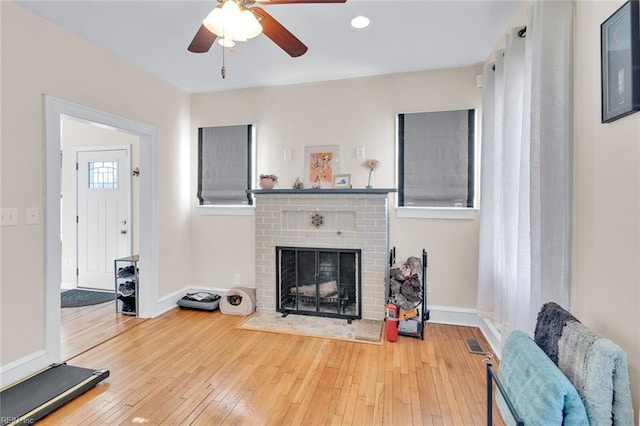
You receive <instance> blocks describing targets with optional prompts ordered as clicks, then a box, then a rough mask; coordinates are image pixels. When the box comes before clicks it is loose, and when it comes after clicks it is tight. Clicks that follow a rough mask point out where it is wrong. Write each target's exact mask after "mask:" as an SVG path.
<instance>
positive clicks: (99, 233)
mask: <svg viewBox="0 0 640 426" xmlns="http://www.w3.org/2000/svg"><path fill="white" fill-rule="evenodd" d="M129 152H130V151H129V149H108V148H107V149H104V150H91V151H78V153H77V169H78V170H77V176H78V178H77V197H78V204H77V224H78V233H77V235H78V239H77V249H78V270H77V273H78V279H77V285H78V287H83V288H93V289H101V290H111V291H113V290H114V288H115V279H114V271H113V268H114V260H115V259H118V258H120V257H125V256H130V255H131V254H132V253H131V229H132V227H131V158H130V155H129Z"/></svg>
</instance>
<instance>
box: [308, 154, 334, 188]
mask: <svg viewBox="0 0 640 426" xmlns="http://www.w3.org/2000/svg"><path fill="white" fill-rule="evenodd" d="M337 172H338V145H314V146H306V147H305V148H304V183H305V187H307V188H331V187H333V176H334V175H335V174H336V173H337Z"/></svg>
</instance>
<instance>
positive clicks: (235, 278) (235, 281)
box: [233, 274, 240, 287]
mask: <svg viewBox="0 0 640 426" xmlns="http://www.w3.org/2000/svg"><path fill="white" fill-rule="evenodd" d="M238 284H240V274H233V286H234V287H237V286H238Z"/></svg>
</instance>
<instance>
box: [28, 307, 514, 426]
mask: <svg viewBox="0 0 640 426" xmlns="http://www.w3.org/2000/svg"><path fill="white" fill-rule="evenodd" d="M114 315H115V313H114ZM244 319H245V318H244V317H240V316H231V315H222V314H221V313H220V312H219V311H216V312H213V313H209V312H201V311H193V310H179V309H174V310H172V311H170V312H168V313H166V314H164V315H162V316H160V317H158V318H154V319H150V320H147V321H144V322H142V323H139V324H138V325H137V326H135V327H133V328H130V329H128V330H127V331H126V332H124V333H121V334H119V335H118V336H116V337H113V338H111V339H110V340H107V341H106V342H104V343H102V344H100V345H98V346H95V347H93V348H91V349H89V350H87V351H84V352H83V353H81V354H80V355H78V356H76V357H73V358H71V360H69V362H68V364H69V365H74V366H79V367H87V368H95V369H107V370H109V371H110V377H109V378H107V379H106V380H105V381H103V382H102V383H100V384H99V385H98V386H96V387H95V388H93V389H91V390H90V391H88V392H87V393H85V394H84V395H82V396H80V397H78V398H76V399H75V400H73V401H71V402H69V403H68V404H67V405H65V406H63V407H61V408H59V409H58V410H57V411H55V412H53V413H51V414H49V415H48V416H47V417H45V418H44V419H43V420H42V421H41V424H43V425H103V424H135V423H146V424H154V425H155V424H166V425H178V424H184V425H191V424H193V425H218V424H247V425H249V424H250V425H262V424H265V425H267V424H269V425H299V424H305V425H306V424H309V425H312V424H336V425H339V424H345V425H362V424H367V425H368V424H375V425H412V424H413V425H423V424H424V425H431V424H434V425H484V424H486V402H485V401H486V390H485V389H486V385H485V380H486V379H485V374H486V373H485V367H484V365H483V363H482V359H483V358H484V356H483V355H474V354H470V353H469V352H468V351H467V349H466V346H465V345H464V341H463V339H464V338H465V337H475V338H478V339H480V341H481V342H482V343H483V345H484V347H485V348H488V347H489V346H488V345H487V344H486V342H485V341H484V339H483V337H482V335H481V333H480V332H479V331H478V330H477V329H475V328H468V327H456V326H447V325H438V324H432V323H427V325H426V329H425V339H424V340H419V339H415V338H411V337H404V336H400V337H399V339H398V341H397V342H395V343H390V342H384V344H382V345H376V344H371V343H355V342H349V341H339V340H331V339H323V338H314V337H304V336H295V335H289V334H277V333H269V332H261V331H253V330H245V329H239V328H237V326H238V324H240V323H241V322H242V321H243V320H244ZM494 413H495V416H494V417H498V419H499V414H497V411H496V410H495V408H494ZM496 424H503V423H502V422H499V423H496Z"/></svg>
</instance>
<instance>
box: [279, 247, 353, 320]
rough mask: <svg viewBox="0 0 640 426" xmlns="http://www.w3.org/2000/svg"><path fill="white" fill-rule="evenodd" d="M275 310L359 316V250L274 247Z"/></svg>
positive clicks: (345, 316) (343, 316) (338, 316)
mask: <svg viewBox="0 0 640 426" xmlns="http://www.w3.org/2000/svg"><path fill="white" fill-rule="evenodd" d="M276 264H277V269H276V270H277V277H276V278H277V279H276V301H277V307H276V310H277V311H278V312H282V313H283V314H285V315H286V314H289V313H296V314H305V315H315V316H325V317H334V318H346V319H359V318H361V316H362V314H361V312H360V309H361V306H360V305H361V302H360V293H361V288H360V250H359V249H331V248H308V247H304V248H303V247H280V246H278V247H276Z"/></svg>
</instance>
